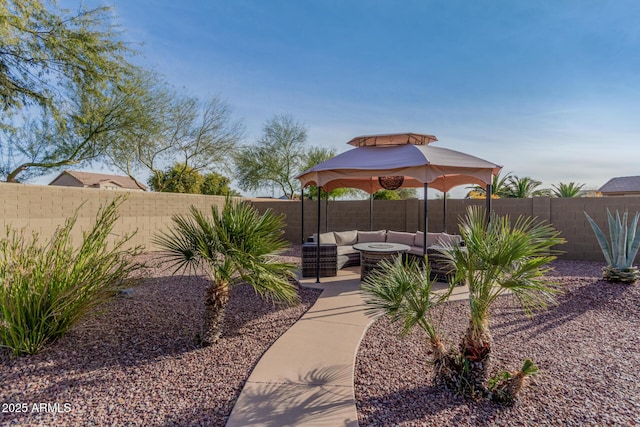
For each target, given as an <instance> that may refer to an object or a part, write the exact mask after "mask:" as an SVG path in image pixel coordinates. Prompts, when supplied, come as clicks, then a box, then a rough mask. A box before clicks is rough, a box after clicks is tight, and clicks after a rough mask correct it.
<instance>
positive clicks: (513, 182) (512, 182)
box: [505, 175, 549, 199]
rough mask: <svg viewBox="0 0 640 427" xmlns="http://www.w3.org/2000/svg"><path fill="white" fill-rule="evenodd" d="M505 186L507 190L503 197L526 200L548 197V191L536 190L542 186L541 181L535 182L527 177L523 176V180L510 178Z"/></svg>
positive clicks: (515, 177) (516, 177)
mask: <svg viewBox="0 0 640 427" xmlns="http://www.w3.org/2000/svg"><path fill="white" fill-rule="evenodd" d="M506 185H507V190H506V192H505V197H508V198H516V199H526V198H529V197H541V196H548V195H549V190H546V189H538V187H539V186H541V185H542V182H541V181H538V180H535V179H533V178H530V177H528V176H525V177H523V178H520V177H518V176H517V175H513V176H510V177H509V178H508V180H507V183H506Z"/></svg>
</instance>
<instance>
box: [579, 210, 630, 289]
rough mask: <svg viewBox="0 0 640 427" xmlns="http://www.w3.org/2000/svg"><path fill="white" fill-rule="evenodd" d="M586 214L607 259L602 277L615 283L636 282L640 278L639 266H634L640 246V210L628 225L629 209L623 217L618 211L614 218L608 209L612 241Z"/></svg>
mask: <svg viewBox="0 0 640 427" xmlns="http://www.w3.org/2000/svg"><path fill="white" fill-rule="evenodd" d="M584 214H585V215H586V217H587V221H589V224H591V228H593V232H594V233H595V235H596V238H597V239H598V243H599V244H600V249H602V254H603V255H604V259H605V261H607V266H606V267H604V268H603V269H602V277H603V278H604V279H605V280H607V281H609V282H614V283H618V282H621V283H635V282H636V281H637V280H638V278H640V273H639V272H638V268H637V267H634V266H633V260H634V259H635V258H636V254H637V253H638V248H640V230H638V219H639V218H640V212H636V214H635V215H634V217H633V219H632V220H631V225H628V224H627V220H628V217H629V214H628V212H627V211H625V212H624V214H623V215H622V218H621V217H620V213H619V212H618V211H616V215H615V218H614V216H613V215H612V214H611V212H610V211H609V209H607V219H608V223H609V237H610V239H611V243H609V241H608V240H607V236H606V235H605V234H604V232H603V231H602V229H600V227H599V226H598V224H596V222H595V221H594V220H593V218H591V217H590V216H589V214H588V213H586V212H585V213H584Z"/></svg>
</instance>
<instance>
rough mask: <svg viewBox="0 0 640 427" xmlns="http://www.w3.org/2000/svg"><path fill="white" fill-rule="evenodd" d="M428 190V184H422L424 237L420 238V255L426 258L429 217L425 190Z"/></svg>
mask: <svg viewBox="0 0 640 427" xmlns="http://www.w3.org/2000/svg"><path fill="white" fill-rule="evenodd" d="M428 189H429V184H427V183H426V182H425V183H424V214H423V224H424V235H423V236H422V254H423V255H424V256H427V230H428V229H429V215H428V214H427V190H428Z"/></svg>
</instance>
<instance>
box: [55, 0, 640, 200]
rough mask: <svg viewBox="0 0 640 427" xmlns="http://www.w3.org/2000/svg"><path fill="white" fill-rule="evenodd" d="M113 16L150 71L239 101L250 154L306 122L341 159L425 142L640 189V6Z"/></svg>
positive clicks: (151, 6)
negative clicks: (280, 118) (393, 142)
mask: <svg viewBox="0 0 640 427" xmlns="http://www.w3.org/2000/svg"><path fill="white" fill-rule="evenodd" d="M65 3H67V4H68V3H70V2H65ZM94 3H95V4H98V3H97V2H94ZM106 4H112V5H115V14H116V16H117V20H118V22H119V23H120V24H121V25H122V27H123V29H124V30H126V38H127V39H128V40H129V41H132V42H143V43H144V45H142V46H141V47H140V50H141V52H142V56H141V57H140V58H139V61H141V62H143V63H144V64H146V65H147V66H149V67H152V68H154V69H156V70H157V71H159V72H160V73H162V74H163V75H164V76H165V77H166V79H167V80H168V81H169V82H170V83H172V84H174V85H175V86H177V87H181V88H184V90H185V91H187V92H189V93H192V94H198V95H202V96H206V95H220V96H222V97H223V98H224V99H226V100H227V102H228V103H229V104H230V105H231V106H232V107H233V110H234V112H235V115H236V117H237V118H239V119H242V120H243V121H244V123H245V125H246V128H247V141H246V142H247V143H250V142H253V141H255V140H256V139H258V138H259V137H260V135H261V129H262V125H263V124H264V122H265V121H266V120H268V119H269V118H271V117H273V116H274V115H276V114H291V115H292V116H293V117H294V118H296V119H297V120H299V121H301V122H303V123H304V124H305V125H306V126H307V127H308V130H309V143H310V144H311V145H317V146H327V147H335V148H336V149H337V150H338V152H342V151H346V150H347V149H349V148H350V146H348V145H346V142H347V141H348V140H350V139H351V138H353V137H354V136H357V135H362V134H375V133H391V132H407V131H410V132H417V133H429V134H434V135H436V136H437V137H438V139H439V142H437V143H436V144H438V146H441V147H447V148H452V149H455V150H459V151H464V152H467V153H469V154H473V155H476V156H478V157H482V158H485V159H487V160H490V161H493V162H496V163H498V164H502V165H503V166H504V171H505V172H510V171H513V172H514V173H515V174H516V175H519V176H531V177H533V178H536V179H539V180H541V181H543V183H544V185H545V186H546V187H548V186H550V185H551V184H557V183H558V182H560V181H562V182H570V181H576V182H580V183H585V184H587V186H588V187H589V188H597V187H599V186H601V185H602V184H604V183H605V182H606V181H607V180H608V179H609V178H611V177H614V176H625V175H640V148H638V147H640V145H639V142H640V141H639V136H640V117H639V113H640V25H638V22H640V2H637V1H625V0H617V1H603V0H600V1H589V0H582V1H562V0H558V1H481V2H472V1H455V0H454V1H429V0H424V1H411V0H408V1H375V0H370V1H349V0H331V1H319V0H317V1H311V0H297V1H294V0H252V1H249V0H226V1H218V0H216V1H190V0H181V1H175V0H171V1H168V0H154V1H150V0H115V1H113V2H108V3H106ZM65 5H66V4H65ZM88 5H90V6H91V5H92V2H89V3H88Z"/></svg>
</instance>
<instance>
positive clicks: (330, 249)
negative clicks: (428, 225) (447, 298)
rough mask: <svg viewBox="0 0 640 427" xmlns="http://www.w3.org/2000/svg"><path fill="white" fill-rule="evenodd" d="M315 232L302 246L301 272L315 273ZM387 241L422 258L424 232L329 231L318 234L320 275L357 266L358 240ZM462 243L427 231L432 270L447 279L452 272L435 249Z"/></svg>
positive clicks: (457, 236) (311, 274) (409, 254)
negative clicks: (399, 245) (407, 247)
mask: <svg viewBox="0 0 640 427" xmlns="http://www.w3.org/2000/svg"><path fill="white" fill-rule="evenodd" d="M315 239H316V234H314V235H313V236H311V237H310V238H309V239H308V241H307V243H305V244H304V245H303V247H302V275H303V276H304V277H312V276H315V275H316V250H317V243H316V240H315ZM373 242H388V243H400V244H404V245H407V246H409V247H410V250H409V251H408V252H407V256H410V257H413V258H415V259H418V260H424V248H423V244H424V233H423V232H421V231H418V232H416V233H408V232H401V231H391V230H389V231H387V230H378V231H359V230H351V231H329V232H327V233H321V234H320V257H321V259H320V276H322V277H329V276H335V275H336V274H337V271H338V270H340V269H341V268H344V267H349V266H354V265H360V252H359V251H358V250H356V249H354V248H353V245H355V244H357V243H373ZM449 243H451V244H458V245H461V246H464V242H463V240H462V237H461V236H459V235H455V234H447V233H427V255H428V257H427V258H428V260H429V266H430V267H431V273H432V275H434V276H437V277H438V278H439V279H442V280H444V279H446V276H448V275H450V274H451V273H452V272H451V271H450V268H449V267H448V266H447V265H446V264H445V263H443V262H442V260H441V258H440V257H439V256H438V255H439V251H438V250H437V249H438V248H442V245H444V244H449Z"/></svg>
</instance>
